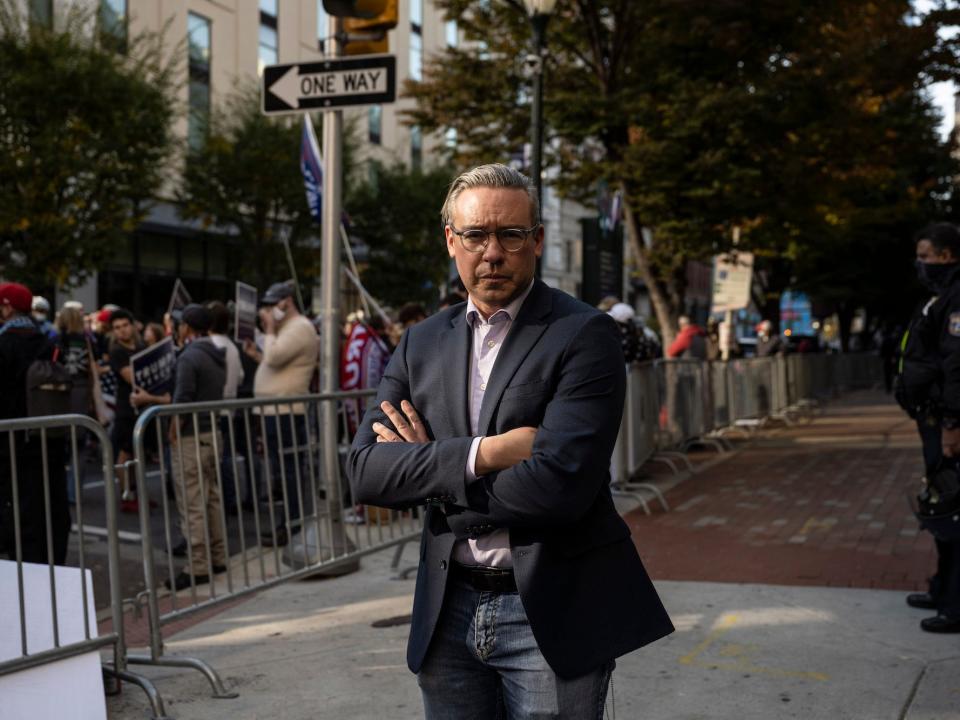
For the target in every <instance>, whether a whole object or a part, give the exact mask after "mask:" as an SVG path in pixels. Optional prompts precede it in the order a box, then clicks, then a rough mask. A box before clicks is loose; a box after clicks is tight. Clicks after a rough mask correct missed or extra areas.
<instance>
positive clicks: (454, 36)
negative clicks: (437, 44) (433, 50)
mask: <svg viewBox="0 0 960 720" xmlns="http://www.w3.org/2000/svg"><path fill="white" fill-rule="evenodd" d="M443 27H444V32H445V33H446V40H447V46H448V47H456V46H457V40H458V38H459V34H458V33H459V31H458V29H457V21H456V20H447V22H446V24H445V25H444V26H443Z"/></svg>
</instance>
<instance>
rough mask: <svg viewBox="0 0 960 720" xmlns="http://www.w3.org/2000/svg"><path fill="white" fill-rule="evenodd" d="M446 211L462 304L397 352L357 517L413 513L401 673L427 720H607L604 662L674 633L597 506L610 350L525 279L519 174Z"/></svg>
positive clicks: (367, 446) (609, 402)
mask: <svg viewBox="0 0 960 720" xmlns="http://www.w3.org/2000/svg"><path fill="white" fill-rule="evenodd" d="M442 214H443V222H444V225H445V235H446V242H447V251H448V253H449V255H450V257H452V258H453V259H454V260H455V261H456V264H457V270H458V272H459V273H460V277H461V279H462V280H463V283H464V285H465V286H466V288H467V290H468V293H469V297H468V300H467V302H466V303H460V304H458V305H454V306H453V307H450V308H448V309H446V310H444V311H442V312H440V313H438V314H437V315H434V316H433V317H431V318H429V319H428V320H425V321H423V322H421V323H419V324H418V325H416V326H414V327H412V328H410V329H409V330H408V331H407V332H406V334H405V335H404V336H403V339H402V340H401V341H400V345H399V346H398V347H397V350H396V351H395V353H394V354H393V357H392V359H391V361H390V364H389V366H388V367H387V369H386V372H385V375H384V378H383V380H382V381H381V384H380V387H379V392H378V407H376V408H374V409H373V410H371V411H369V412H368V413H367V414H366V416H365V417H364V421H363V423H362V425H361V428H360V431H359V432H358V434H357V437H356V439H355V440H354V443H353V448H352V450H351V453H350V457H349V472H350V475H351V485H352V489H353V493H354V501H355V502H358V503H369V504H372V505H379V506H386V507H391V508H397V509H403V508H409V507H412V506H415V505H422V504H425V505H426V506H427V512H426V517H425V527H424V532H423V537H422V541H421V548H420V553H421V555H420V567H419V572H418V574H417V584H416V594H415V599H414V607H413V622H412V627H411V630H410V641H409V644H408V648H407V663H408V665H409V667H410V669H411V670H412V671H413V672H415V673H417V675H418V681H419V684H420V687H421V691H422V694H423V700H424V706H425V710H426V716H427V718H428V719H429V720H447V719H450V720H452V719H454V718H456V720H469V719H471V718H477V719H478V720H480V719H481V718H482V719H487V718H495V717H503V716H504V715H505V716H506V717H510V718H570V719H573V718H577V719H579V718H601V717H602V714H603V707H604V701H605V697H606V692H607V686H608V684H609V679H610V673H611V672H612V670H613V666H614V659H615V658H616V657H619V656H621V655H623V654H625V653H627V652H630V651H631V650H634V649H636V648H638V647H641V646H643V645H645V644H647V643H650V642H652V641H654V640H657V639H658V638H661V637H663V636H665V635H667V634H669V633H670V632H672V630H673V626H672V624H671V623H670V619H669V617H668V616H667V614H666V611H665V610H664V608H663V605H662V604H661V602H660V599H659V598H658V596H657V593H656V591H655V590H654V588H653V585H652V583H651V582H650V579H649V578H648V577H647V574H646V572H645V570H644V568H643V565H642V564H641V562H640V558H639V557H638V555H637V552H636V549H635V548H634V546H633V543H632V541H631V539H630V531H629V529H628V528H627V526H626V524H625V523H624V522H623V520H622V519H621V518H620V516H619V515H618V514H617V512H616V509H615V508H614V504H613V500H612V497H611V494H610V490H609V482H610V477H609V472H608V468H609V466H610V455H611V452H612V450H613V446H614V442H615V440H616V437H617V430H618V427H619V425H620V418H621V414H622V410H623V401H624V389H625V377H624V364H623V354H622V352H621V350H620V341H619V335H618V333H617V329H616V327H615V325H614V322H613V321H612V320H611V319H610V318H609V317H607V316H606V315H604V314H602V313H600V312H598V311H596V310H595V309H593V308H591V307H589V306H588V305H586V304H584V303H581V302H579V301H578V300H575V299H573V298H571V297H570V296H568V295H566V294H564V293H562V292H559V291H556V290H553V289H551V288H549V287H547V286H546V285H544V284H543V283H542V282H540V281H539V280H535V279H534V271H535V267H536V260H537V258H538V257H539V256H540V255H541V253H542V251H543V232H544V231H543V226H542V225H541V224H540V217H539V202H538V198H537V194H536V190H535V189H534V188H533V187H532V186H531V184H530V181H529V179H528V178H526V177H525V176H524V175H522V174H520V173H519V172H517V171H515V170H513V169H511V168H509V167H507V166H504V165H484V166H480V167H477V168H474V169H472V170H469V171H467V172H465V173H463V174H462V175H461V176H460V177H458V178H457V179H456V180H455V181H454V182H453V184H452V185H451V187H450V191H449V193H448V195H447V199H446V202H445V203H444V206H443V211H442Z"/></svg>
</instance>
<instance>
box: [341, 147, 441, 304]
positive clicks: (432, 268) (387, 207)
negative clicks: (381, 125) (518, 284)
mask: <svg viewBox="0 0 960 720" xmlns="http://www.w3.org/2000/svg"><path fill="white" fill-rule="evenodd" d="M371 164H372V166H373V171H372V172H371V173H369V175H370V176H372V177H371V179H369V180H366V181H364V182H360V183H357V184H355V185H354V187H352V188H351V190H350V191H349V192H348V194H347V198H346V202H345V205H346V208H347V211H348V213H349V215H350V223H351V232H352V234H354V235H356V236H358V237H361V238H363V239H364V241H365V242H366V244H367V245H368V247H369V248H370V256H369V259H368V262H367V263H366V265H365V267H364V268H363V269H362V271H361V276H362V279H363V282H364V285H366V286H367V288H368V289H369V290H370V292H371V293H373V294H374V295H375V296H377V297H378V298H381V299H382V300H383V301H384V302H386V303H388V304H390V305H393V306H394V307H399V306H401V305H403V304H404V303H407V302H421V303H425V304H427V303H431V302H433V301H435V300H436V299H437V293H438V288H439V287H440V285H441V284H442V283H443V282H444V281H445V280H446V279H447V269H448V267H449V262H448V258H447V253H446V248H445V246H444V241H443V233H442V232H441V227H440V206H441V205H442V204H443V198H444V197H445V195H446V191H447V187H448V186H449V185H450V181H451V180H452V172H451V171H450V170H449V169H448V168H445V167H435V168H430V169H427V170H420V169H413V170H410V169H408V168H407V167H406V166H404V165H403V164H402V163H395V164H393V165H389V166H385V165H383V164H382V163H379V162H372V163H371Z"/></svg>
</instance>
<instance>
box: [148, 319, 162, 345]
mask: <svg viewBox="0 0 960 720" xmlns="http://www.w3.org/2000/svg"><path fill="white" fill-rule="evenodd" d="M166 336H167V335H166V332H164V329H163V325H161V324H160V323H156V322H150V323H147V324H146V325H145V326H144V328H143V342H144V343H145V344H146V346H147V347H150V346H152V345H156V344H157V343H158V342H160V341H161V340H164V339H165V338H166Z"/></svg>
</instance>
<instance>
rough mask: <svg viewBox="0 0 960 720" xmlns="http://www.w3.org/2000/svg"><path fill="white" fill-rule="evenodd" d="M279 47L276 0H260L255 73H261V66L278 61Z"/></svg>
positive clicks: (274, 63)
mask: <svg viewBox="0 0 960 720" xmlns="http://www.w3.org/2000/svg"><path fill="white" fill-rule="evenodd" d="M279 47H280V44H279V41H278V39H277V0H260V47H259V54H258V56H257V74H259V75H263V68H265V67H266V66H267V65H276V64H277V63H278V62H280V52H279Z"/></svg>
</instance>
